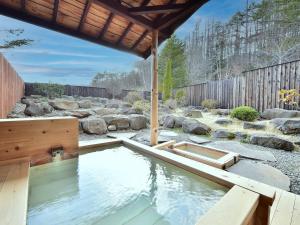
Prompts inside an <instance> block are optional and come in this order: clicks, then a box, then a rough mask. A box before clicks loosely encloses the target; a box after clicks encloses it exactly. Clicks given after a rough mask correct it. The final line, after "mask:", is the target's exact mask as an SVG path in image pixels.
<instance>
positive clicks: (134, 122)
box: [129, 114, 147, 130]
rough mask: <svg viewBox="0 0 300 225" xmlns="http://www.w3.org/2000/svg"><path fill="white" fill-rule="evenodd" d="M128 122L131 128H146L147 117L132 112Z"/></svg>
mask: <svg viewBox="0 0 300 225" xmlns="http://www.w3.org/2000/svg"><path fill="white" fill-rule="evenodd" d="M129 124H130V127H131V129H133V130H141V129H144V128H147V118H146V117H145V116H143V115H138V114H132V115H130V116H129Z"/></svg>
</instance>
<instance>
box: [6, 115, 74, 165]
mask: <svg viewBox="0 0 300 225" xmlns="http://www.w3.org/2000/svg"><path fill="white" fill-rule="evenodd" d="M55 149H63V150H64V158H69V157H74V156H77V153H78V152H77V151H78V119H77V118H74V117H52V118H37V117H36V118H22V119H2V120H0V162H1V161H4V160H14V159H18V158H24V157H26V158H27V157H28V158H29V159H30V161H31V164H32V165H36V164H42V163H47V162H49V161H52V155H51V152H52V150H55Z"/></svg>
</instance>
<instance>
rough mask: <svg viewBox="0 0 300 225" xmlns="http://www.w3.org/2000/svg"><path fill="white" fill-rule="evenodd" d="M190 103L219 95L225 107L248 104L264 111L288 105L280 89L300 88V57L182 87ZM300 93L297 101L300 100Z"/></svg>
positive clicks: (199, 102)
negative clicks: (225, 78)
mask: <svg viewBox="0 0 300 225" xmlns="http://www.w3.org/2000/svg"><path fill="white" fill-rule="evenodd" d="M182 88H183V89H184V90H185V91H186V93H187V101H188V103H189V105H194V106H198V105H200V104H201V102H202V101H203V100H204V99H215V100H217V101H218V102H219V105H220V107H221V108H234V107H237V106H241V105H248V106H252V107H254V108H256V109H257V110H258V111H260V112H262V111H263V110H265V109H268V108H275V107H276V108H288V106H286V105H284V104H283V103H282V102H280V101H279V94H278V92H279V90H281V89H296V91H297V92H298V93H299V90H300V60H297V61H293V62H288V63H283V64H278V65H273V66H270V67H264V68H258V69H255V70H250V71H246V72H244V73H243V74H242V75H240V76H237V77H234V78H232V79H227V80H218V81H209V82H206V83H201V84H197V85H192V86H187V87H182ZM299 100H300V99H299V98H298V97H297V99H296V101H297V102H298V103H300V101H299Z"/></svg>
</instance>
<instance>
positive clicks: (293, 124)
mask: <svg viewBox="0 0 300 225" xmlns="http://www.w3.org/2000/svg"><path fill="white" fill-rule="evenodd" d="M271 123H272V124H274V126H275V127H276V128H277V129H278V130H280V131H281V132H282V133H284V134H299V133H300V119H299V120H292V119H273V120H271Z"/></svg>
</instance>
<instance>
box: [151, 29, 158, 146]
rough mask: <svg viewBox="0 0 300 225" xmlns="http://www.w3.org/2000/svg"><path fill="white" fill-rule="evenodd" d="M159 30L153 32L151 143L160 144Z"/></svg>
mask: <svg viewBox="0 0 300 225" xmlns="http://www.w3.org/2000/svg"><path fill="white" fill-rule="evenodd" d="M157 45H158V31H157V30H153V32H152V47H151V56H152V85H151V131H150V132H151V136H150V144H151V145H152V146H153V145H157V144H158V63H157Z"/></svg>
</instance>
